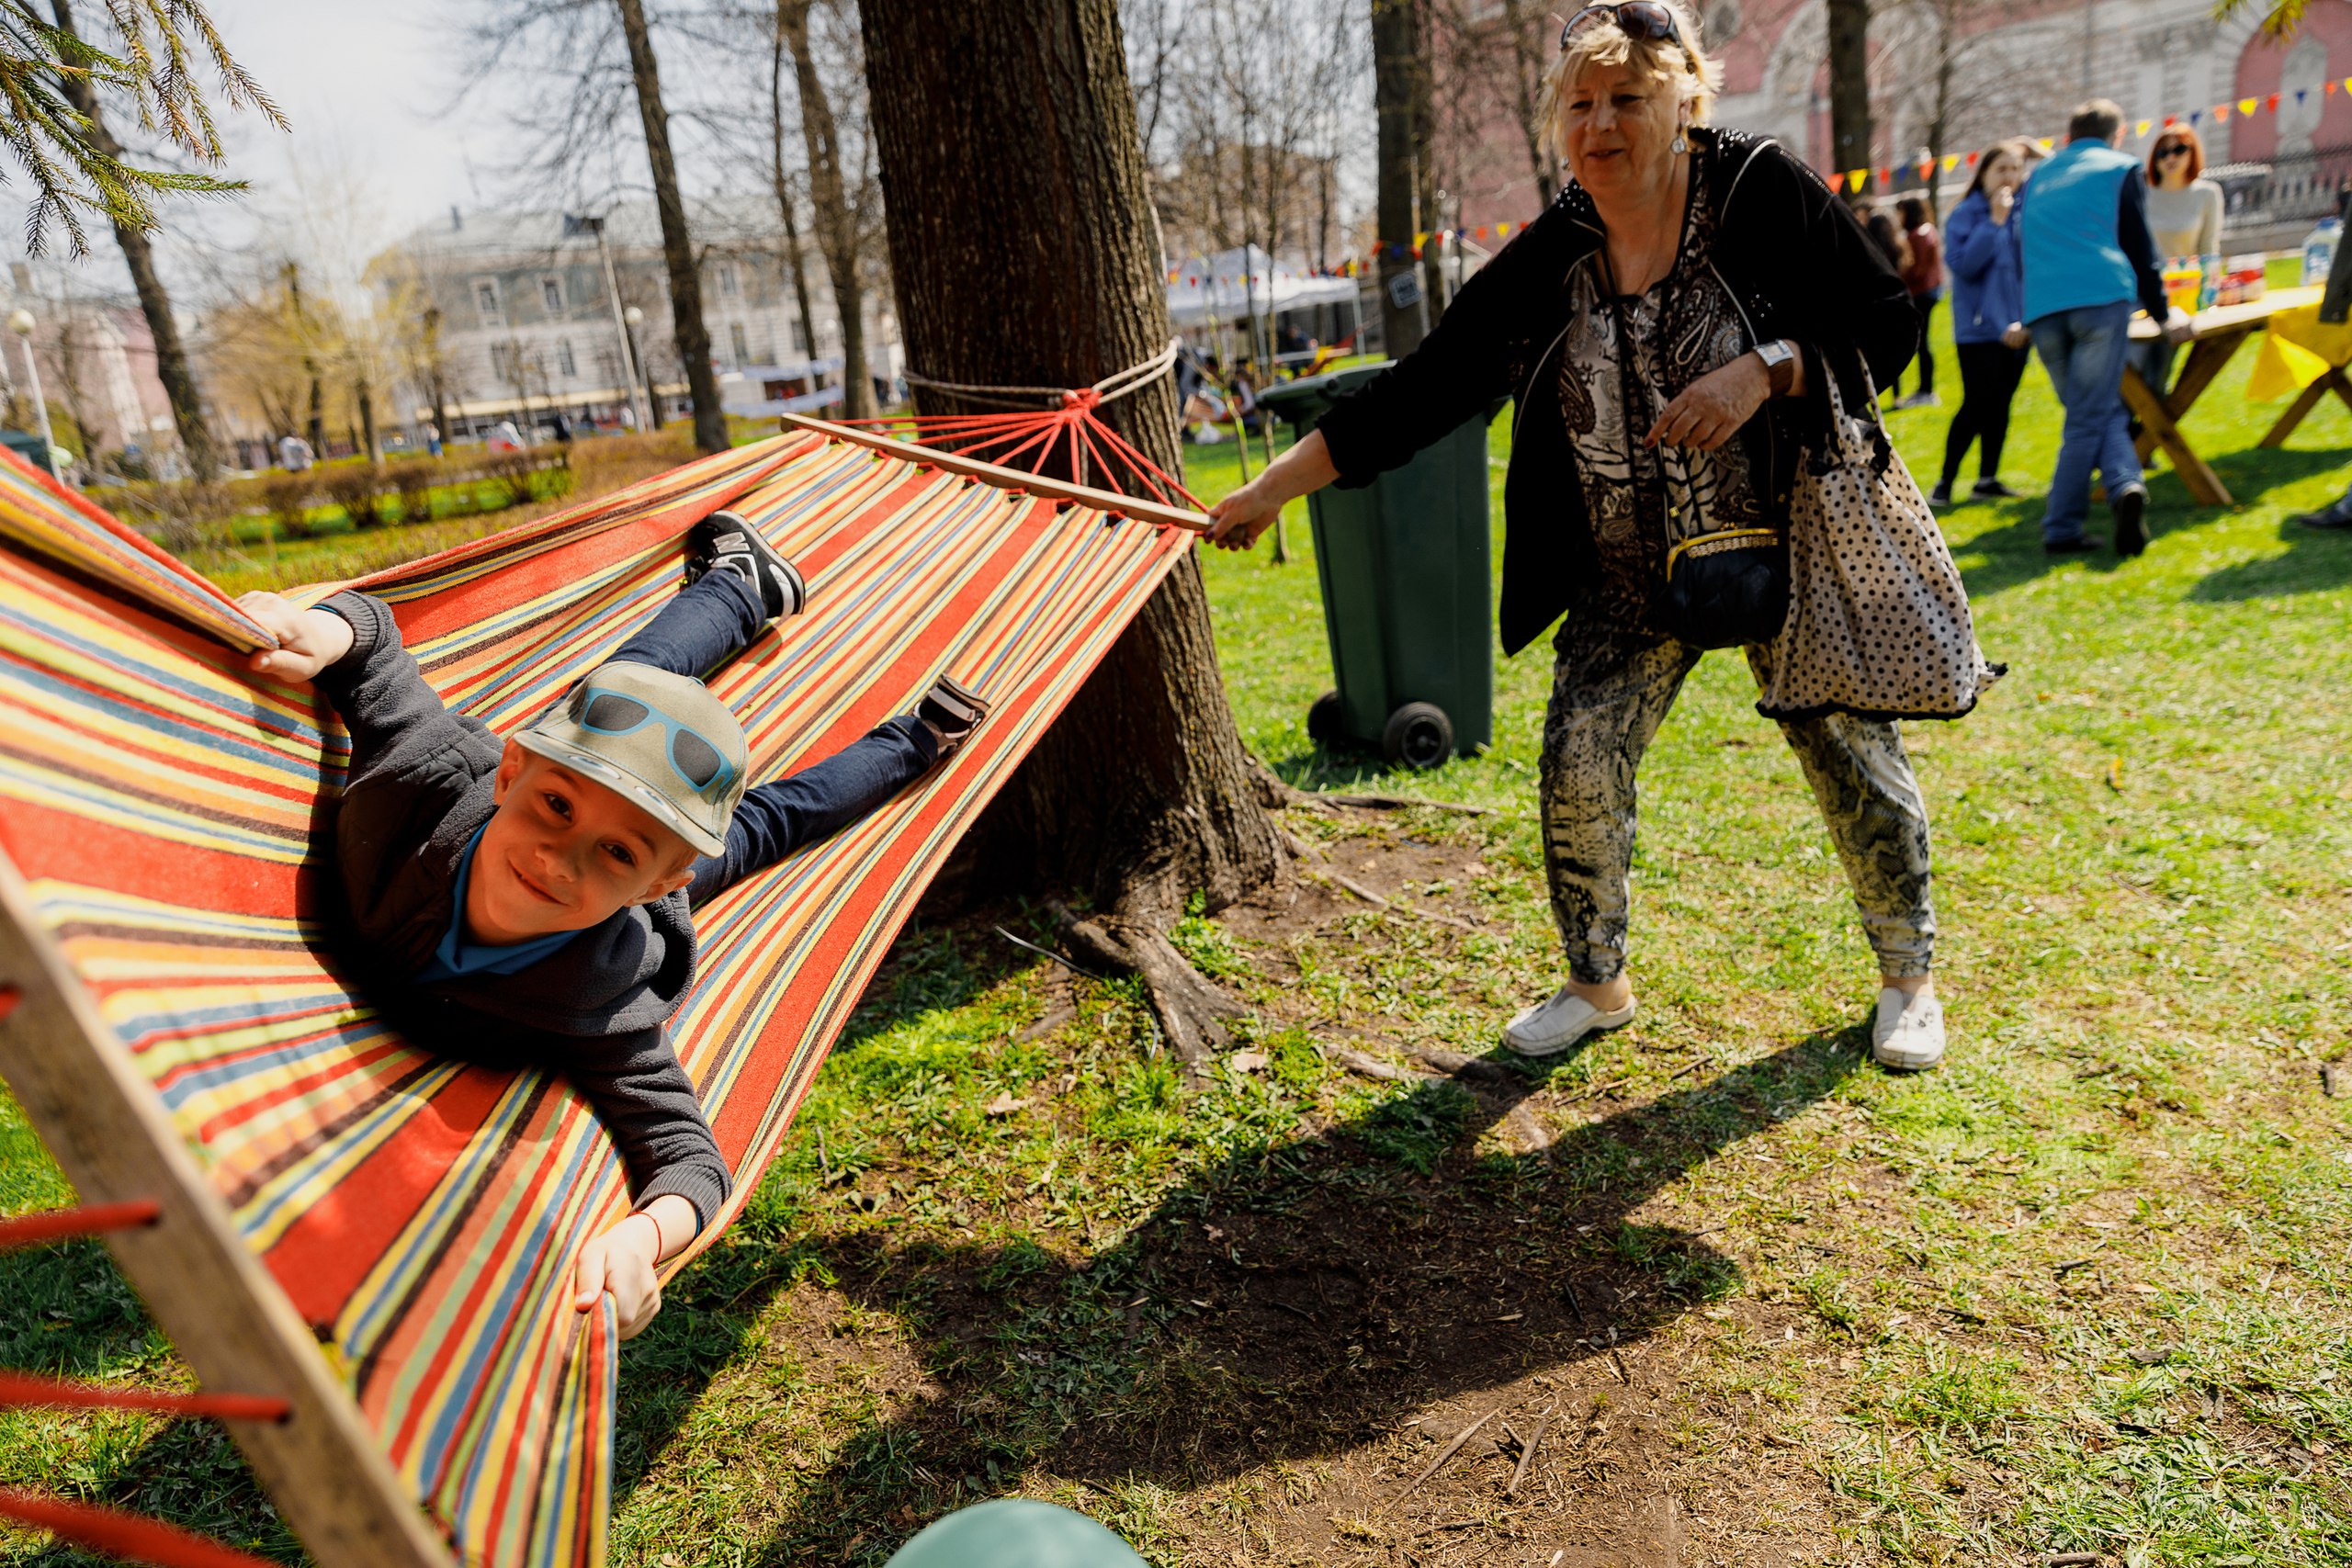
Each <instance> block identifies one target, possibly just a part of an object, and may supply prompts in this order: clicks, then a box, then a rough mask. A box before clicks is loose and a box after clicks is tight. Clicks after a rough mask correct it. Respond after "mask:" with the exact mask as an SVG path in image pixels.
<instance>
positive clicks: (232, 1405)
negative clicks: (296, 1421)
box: [0, 1371, 293, 1421]
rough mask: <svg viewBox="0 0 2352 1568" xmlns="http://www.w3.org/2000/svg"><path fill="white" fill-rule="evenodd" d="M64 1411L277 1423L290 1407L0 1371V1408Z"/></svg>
mask: <svg viewBox="0 0 2352 1568" xmlns="http://www.w3.org/2000/svg"><path fill="white" fill-rule="evenodd" d="M27 1406H39V1407H46V1408H50V1409H65V1410H152V1411H154V1412H156V1413H158V1414H159V1415H164V1416H211V1417H212V1418H213V1419H215V1420H220V1421H282V1420H284V1419H285V1418H286V1416H287V1414H288V1411H290V1410H291V1409H292V1408H293V1406H292V1405H290V1404H287V1402H286V1401H284V1400H282V1399H272V1398H269V1397H267V1396H266V1395H264V1394H257V1393H163V1392H162V1391H160V1390H152V1389H143V1388H105V1387H102V1386H100V1385H99V1384H96V1383H87V1382H69V1381H67V1380H65V1379H62V1378H45V1377H40V1376H39V1375H37V1374H35V1373H32V1372H11V1371H0V1407H6V1408H24V1407H27Z"/></svg>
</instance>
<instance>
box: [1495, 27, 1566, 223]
mask: <svg viewBox="0 0 2352 1568" xmlns="http://www.w3.org/2000/svg"><path fill="white" fill-rule="evenodd" d="M1502 7H1503V26H1504V28H1506V29H1508V30H1509V32H1510V40H1509V41H1510V63H1511V82H1512V85H1513V87H1514V88H1515V90H1516V100H1515V103H1514V106H1513V107H1516V108H1517V109H1518V111H1519V130H1520V134H1521V135H1522V136H1524V137H1525V138H1526V139H1527V167H1528V171H1529V172H1530V173H1531V174H1532V175H1534V176H1535V191H1536V194H1537V195H1538V196H1540V197H1543V201H1544V206H1545V207H1549V206H1551V205H1552V198H1553V197H1555V196H1557V195H1558V194H1559V192H1560V177H1559V167H1558V165H1557V164H1554V163H1553V161H1552V160H1551V159H1550V158H1549V157H1547V156H1545V155H1544V118H1543V117H1544V70H1545V69H1546V62H1547V61H1549V60H1550V58H1551V57H1550V56H1549V55H1548V54H1546V53H1545V52H1544V43H1545V42H1546V41H1547V40H1546V39H1545V37H1544V34H1545V33H1546V32H1548V31H1549V28H1548V27H1547V26H1546V24H1544V22H1542V21H1540V20H1537V19H1535V18H1532V17H1529V16H1528V15H1527V10H1526V0H1502ZM1531 23H1532V26H1531V25H1530V24H1531Z"/></svg>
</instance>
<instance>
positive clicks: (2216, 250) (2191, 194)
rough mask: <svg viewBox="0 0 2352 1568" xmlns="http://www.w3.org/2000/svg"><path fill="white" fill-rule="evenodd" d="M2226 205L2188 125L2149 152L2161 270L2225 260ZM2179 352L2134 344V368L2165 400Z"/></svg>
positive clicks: (2167, 343) (2152, 343)
mask: <svg viewBox="0 0 2352 1568" xmlns="http://www.w3.org/2000/svg"><path fill="white" fill-rule="evenodd" d="M2223 205H2224V203H2223V201H2222V187H2221V186H2218V185H2216V184H2215V183H2214V182H2213V181H2211V180H2209V179H2207V178H2206V177H2205V143H2204V141H2203V140H2202V139H2200V138H2199V136H2198V134H2197V132H2196V131H2194V130H2190V129H2189V128H2188V126H2185V125H2174V126H2167V127H2166V128H2165V130H2162V131H2160V132H2158V133H2157V135H2156V141H2155V145H2154V146H2153V147H2151V148H2149V149H2148V233H2149V234H2150V236H2151V237H2153V238H2154V241H2155V242H2156V261H2157V263H2158V265H2162V264H2163V263H2165V262H2166V261H2169V260H2171V259H2172V258H2173V257H2175V256H2182V257H2188V256H2210V255H2216V254H2220V252H2221V249H2222V208H2223ZM2176 347H2177V345H2176V344H2174V343H2173V341H2172V340H2171V339H2170V338H2167V337H2161V336H2159V337H2154V338H2148V339H2145V340H2143V341H2137V342H2134V343H2133V344H2131V367H2132V368H2133V369H2134V370H2137V371H2138V372H2139V373H2140V379H2141V380H2143V381H2145V382H2146V383H2147V384H2148V389H2149V390H2150V391H2152V392H2154V393H2155V394H2156V396H2158V397H2160V398H2161V397H2163V396H2164V395H2165V392H2166V391H2167V390H2169V389H2170V388H2171V385H2172V359H2173V354H2174V351H2175V349H2176Z"/></svg>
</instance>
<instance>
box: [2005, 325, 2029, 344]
mask: <svg viewBox="0 0 2352 1568" xmlns="http://www.w3.org/2000/svg"><path fill="white" fill-rule="evenodd" d="M2032 341H2033V334H2032V333H2030V332H2028V331H2026V330H2025V323H2024V322H2023V321H2011V322H2010V323H2009V324H2008V325H2007V326H2006V327H2003V328H2002V329H2001V345H2002V346H2003V347H2005V348H2023V347H2024V346H2025V345H2026V344H2030V343H2031V342H2032Z"/></svg>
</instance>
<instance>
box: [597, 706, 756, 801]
mask: <svg viewBox="0 0 2352 1568" xmlns="http://www.w3.org/2000/svg"><path fill="white" fill-rule="evenodd" d="M581 698H582V701H581V706H580V728H582V729H593V730H594V731H595V732H596V733H597V734H599V735H613V736H620V735H634V734H636V733H637V732H638V731H639V730H640V729H643V728H645V727H646V726H647V725H649V724H658V725H660V726H662V728H664V729H666V730H668V731H669V733H670V747H669V752H670V766H671V767H672V768H673V769H674V770H675V771H676V773H677V775H678V776H679V777H680V778H682V779H684V780H685V781H686V783H687V784H690V785H692V786H693V787H694V788H695V791H697V792H698V793H703V794H707V793H708V792H709V791H711V790H713V789H723V788H725V787H726V786H727V785H728V784H731V783H733V782H734V778H735V766H734V764H733V763H731V762H729V761H728V760H727V758H726V756H725V755H724V754H723V753H722V752H720V750H718V747H716V746H714V745H712V744H711V743H710V742H709V740H707V739H705V738H704V737H703V736H702V735H700V734H698V733H697V732H695V730H693V729H690V728H687V727H686V726H685V725H683V724H680V723H679V722H678V721H677V720H676V719H674V718H672V717H671V716H669V715H668V714H666V713H662V712H661V711H660V710H659V709H656V708H651V707H648V706H647V705H645V704H644V703H643V702H641V701H639V699H637V698H635V697H632V696H627V695H624V694H621V693H619V692H614V691H607V690H605V689H604V688H602V687H599V686H591V687H589V688H587V690H585V691H584V692H582V694H581Z"/></svg>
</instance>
